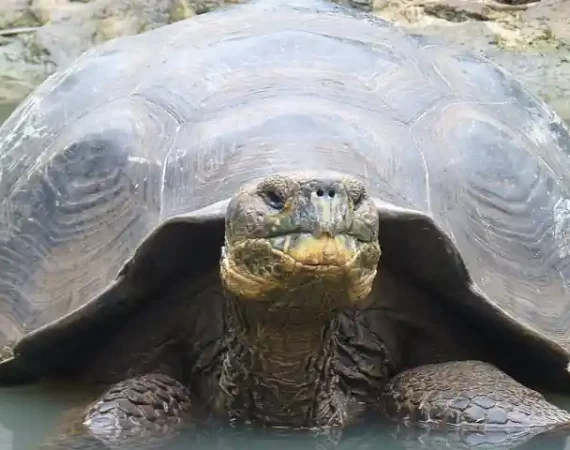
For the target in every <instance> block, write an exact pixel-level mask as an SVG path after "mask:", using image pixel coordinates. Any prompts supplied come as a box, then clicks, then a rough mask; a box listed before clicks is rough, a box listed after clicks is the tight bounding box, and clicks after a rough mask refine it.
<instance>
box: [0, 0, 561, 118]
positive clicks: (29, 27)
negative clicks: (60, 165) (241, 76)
mask: <svg viewBox="0 0 570 450" xmlns="http://www.w3.org/2000/svg"><path fill="white" fill-rule="evenodd" d="M242 1H246V0H1V1H0V104H1V103H16V102H19V101H20V100H21V99H22V98H23V97H25V96H26V95H27V94H28V93H29V92H31V90H32V89H33V88H34V87H35V86H37V85H38V84H39V83H41V82H42V81H43V80H44V79H45V78H46V77H47V76H48V75H49V74H50V73H52V72H53V71H54V70H56V69H57V68H58V67H62V66H65V65H66V64H68V63H69V62H71V61H73V59H75V58H76V57H77V56H78V55H79V54H80V53H81V52H83V51H84V50H86V49H87V48H89V47H90V46H92V45H95V44H97V43H100V42H102V41H105V40H107V39H111V38H115V37H118V36H124V35H129V34H136V33H139V32H142V31H146V30H150V29H152V28H156V27H159V26H162V25H166V24H168V23H171V22H174V21H177V20H181V19H186V18H189V17H192V16H194V15H196V14H201V13H204V12H207V11H209V10H211V9H214V8H216V7H219V6H220V5H222V4H224V3H238V2H242ZM337 1H338V2H340V3H350V4H351V5H352V6H356V7H359V8H361V9H365V10H366V9H368V10H373V12H374V13H375V14H376V15H378V16H380V17H383V18H386V19H388V20H391V21H393V22H395V23H397V24H398V25H400V26H402V27H404V28H406V29H408V30H410V31H411V32H413V33H416V34H422V35H430V36H433V37H434V38H436V39H442V40H447V41H450V42H452V43H454V44H456V45H460V46H463V47H465V48H468V49H470V50H472V51H474V52H476V53H478V54H482V55H484V56H486V57H487V58H489V59H491V60H494V61H496V62H497V63H499V64H500V65H502V66H503V67H505V68H506V69H507V70H509V71H511V72H512V73H514V74H515V75H516V77H517V78H518V79H520V80H521V81H522V82H523V83H525V84H526V85H527V86H528V87H529V88H530V89H531V90H533V91H534V92H536V93H537V94H539V95H540V96H542V97H543V98H544V99H546V100H547V101H548V102H550V103H551V104H552V105H553V106H554V108H556V109H557V110H558V112H559V113H560V114H561V115H562V116H563V117H564V118H566V119H570V0H541V1H537V2H532V3H530V2H529V1H528V0H337Z"/></svg>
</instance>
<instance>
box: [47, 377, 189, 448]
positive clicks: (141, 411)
mask: <svg viewBox="0 0 570 450" xmlns="http://www.w3.org/2000/svg"><path fill="white" fill-rule="evenodd" d="M189 415H190V393H189V391H188V389H187V388H186V387H185V386H184V385H183V384H182V383H180V382H178V381H176V380H174V379H173V378H170V377H168V376H166V375H163V374H158V373H153V374H147V375H142V376H139V377H135V378H130V379H127V380H125V381H122V382H120V383H117V384H115V385H113V386H111V387H110V388H109V389H107V390H106V391H105V392H104V393H103V394H102V395H101V396H100V397H99V398H98V399H97V400H95V401H94V402H93V403H91V405H89V406H88V407H87V409H86V410H85V409H84V410H82V411H81V412H80V413H79V414H77V418H76V419H75V420H70V421H68V425H67V426H66V427H65V430H64V431H63V432H62V433H58V434H57V435H56V436H52V438H51V439H49V440H48V441H47V442H44V444H43V445H41V447H40V448H41V449H50V450H56V449H57V450H59V449H63V448H65V449H69V448H74V449H75V448H78V449H84V450H88V449H89V450H91V449H99V448H121V449H123V448H137V449H144V448H157V445H159V444H160V443H162V441H168V440H169V439H170V438H172V437H174V436H175V434H176V431H178V430H179V429H180V428H182V425H183V424H184V422H185V420H184V419H187V418H189Z"/></svg>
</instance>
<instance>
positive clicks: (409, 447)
mask: <svg viewBox="0 0 570 450" xmlns="http://www.w3.org/2000/svg"><path fill="white" fill-rule="evenodd" d="M12 109H13V107H11V106H5V105H0V123H1V122H2V121H3V120H5V119H6V118H7V117H8V115H9V114H10V112H11V110H12ZM88 395H89V394H88V393H85V392H82V391H81V390H78V389H77V388H72V387H70V386H61V385H41V386H25V387H15V388H0V450H30V449H34V448H36V447H37V446H38V445H39V444H40V443H41V442H42V441H44V440H45V439H46V437H48V436H52V435H53V434H54V430H56V429H57V427H59V426H61V424H62V423H64V422H65V420H64V418H62V415H63V414H65V413H66V412H68V411H69V410H70V409H72V408H77V407H78V406H81V405H83V404H85V402H86V397H87V396H88ZM552 400H553V401H554V402H555V403H556V404H558V405H559V406H561V407H563V408H566V409H569V410H570V397H568V398H566V397H553V398H552ZM66 417H67V416H66ZM502 438H503V437H502V436H489V435H480V434H475V435H470V436H463V437H462V439H461V443H460V442H458V441H457V436H456V435H455V434H448V435H445V434H435V433H432V434H431V435H430V436H427V435H422V434H418V432H410V431H407V432H404V431H402V430H398V429H397V428H396V427H394V426H386V425H384V426H381V425H380V424H378V423H367V424H364V425H362V426H360V427H358V428H355V429H353V430H351V431H350V432H345V433H344V434H343V435H342V436H315V435H312V434H309V433H278V432H275V431H272V432H271V431H260V430H252V429H249V428H247V427H228V426H225V427H216V426H210V427H202V426H199V427H197V428H195V429H188V430H186V431H184V432H182V433H181V434H180V435H179V436H178V437H177V438H176V439H175V440H174V441H173V442H169V443H168V444H166V445H164V446H161V447H160V449H164V450H182V449H188V450H189V449H204V450H210V449H211V450H221V449H223V450H271V449H281V450H285V449H287V450H288V449H290V450H313V449H315V450H316V449H319V450H321V449H323V450H325V449H331V450H333V449H334V450H373V449H375V450H419V449H426V450H439V449H449V450H459V449H464V448H472V449H477V450H482V449H484V448H489V446H488V445H487V446H486V445H485V443H488V442H499V441H502ZM462 443H468V446H467V447H464V446H463V445H462ZM82 445H83V444H82ZM67 448H71V447H70V446H63V447H61V448H60V447H58V450H63V449H67ZM74 448H75V447H74ZM79 448H80V449H81V448H84V449H85V450H87V449H88V450H96V449H107V448H111V447H108V446H105V445H104V444H102V443H101V444H98V443H93V442H92V441H87V442H86V443H85V444H84V446H80V447H79ZM113 448H115V447H113ZM135 448H136V447H135ZM153 448H156V449H158V447H153ZM491 448H492V447H491ZM516 448H518V449H524V450H570V432H569V433H568V434H561V435H557V436H547V437H544V436H542V437H541V436H539V437H535V438H534V439H531V440H529V441H527V442H524V443H522V444H520V445H518V446H517V447H516Z"/></svg>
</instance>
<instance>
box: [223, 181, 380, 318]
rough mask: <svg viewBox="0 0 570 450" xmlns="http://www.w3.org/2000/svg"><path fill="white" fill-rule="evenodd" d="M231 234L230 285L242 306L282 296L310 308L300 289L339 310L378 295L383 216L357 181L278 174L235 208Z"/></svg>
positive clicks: (252, 187)
mask: <svg viewBox="0 0 570 450" xmlns="http://www.w3.org/2000/svg"><path fill="white" fill-rule="evenodd" d="M225 230H226V231H225V246H224V249H223V251H222V261H221V264H220V267H221V275H222V282H223V284H224V287H225V288H226V290H228V291H229V292H231V293H232V294H234V295H235V296H237V297H239V298H240V299H243V300H253V301H264V300H265V301H271V300H272V299H273V300H275V299H278V298H279V296H276V295H274V294H275V292H276V291H277V292H281V293H283V292H288V293H293V295H292V296H291V295H290V296H289V303H290V302H291V298H293V299H295V298H297V299H298V300H293V301H295V302H296V301H298V302H301V301H303V305H306V304H307V301H308V300H307V296H306V295H300V290H302V289H308V290H311V292H314V296H312V297H314V301H315V302H319V301H321V302H322V301H323V300H322V299H323V298H324V297H326V298H327V299H328V301H329V303H331V306H332V307H333V308H334V309H336V308H342V307H346V306H350V305H353V304H355V303H357V302H359V301H360V300H362V299H364V298H366V297H367V296H368V294H369V292H370V290H371V288H372V283H373V281H374V277H375V275H376V270H377V265H378V260H379V258H380V247H379V244H378V214H377V211H376V208H375V205H374V203H373V202H372V201H371V200H370V198H369V197H368V195H367V193H366V190H365V188H364V186H363V185H362V183H360V182H359V181H357V180H356V179H354V178H349V177H342V176H335V175H330V176H324V175H317V174H313V175H312V174H294V175H287V176H285V175H274V176H269V177H267V178H264V179H262V180H261V181H258V182H255V183H251V184H248V185H246V186H243V187H242V188H241V189H240V191H239V192H238V193H237V194H236V195H235V196H234V198H233V199H232V200H231V202H230V204H229V207H228V210H227V213H226V228H225ZM319 289H320V291H319ZM295 292H297V296H296V297H295ZM322 292H328V293H330V294H331V295H328V296H327V295H325V296H324V297H323V295H322ZM296 306H297V307H298V308H301V309H303V308H302V307H301V305H296Z"/></svg>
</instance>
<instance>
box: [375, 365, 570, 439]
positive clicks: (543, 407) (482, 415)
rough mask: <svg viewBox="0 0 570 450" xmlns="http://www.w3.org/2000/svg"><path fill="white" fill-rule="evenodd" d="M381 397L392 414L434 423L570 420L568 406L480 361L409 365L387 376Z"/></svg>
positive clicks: (471, 425) (493, 425)
mask: <svg viewBox="0 0 570 450" xmlns="http://www.w3.org/2000/svg"><path fill="white" fill-rule="evenodd" d="M382 400H383V408H384V410H385V412H386V413H387V414H388V415H389V416H390V417H392V418H394V419H396V420H398V421H400V422H404V423H419V424H424V425H431V426H432V427H440V426H442V425H449V426H451V427H461V428H462V429H463V430H469V429H479V430H493V429H499V428H502V429H513V430H514V429H517V428H518V429H519V430H520V429H528V428H532V427H541V428H545V429H549V428H554V427H556V426H561V425H567V424H570V414H569V413H568V412H566V411H564V410H561V409H560V408H558V407H556V406H554V405H553V404H551V403H549V402H548V401H547V400H546V399H545V398H544V397H543V396H542V395H541V394H540V393H538V392H536V391H533V390H532V389H529V388H527V387H525V386H523V385H521V384H520V383H518V382H517V381H516V380H514V379H513V378H511V377H510V376H508V375H507V374H505V373H504V372H502V371H500V370H499V369H497V368H496V367H493V366H491V365H490V364H487V363H484V362H481V361H451V362H446V363H440V364H430V365H425V366H420V367H417V368H414V369H410V370H407V371H405V372H402V373H400V374H399V375H397V376H395V377H394V378H393V379H392V380H391V381H390V383H389V384H388V385H387V386H386V390H385V393H384V396H383V399H382ZM569 429H570V428H569Z"/></svg>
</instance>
